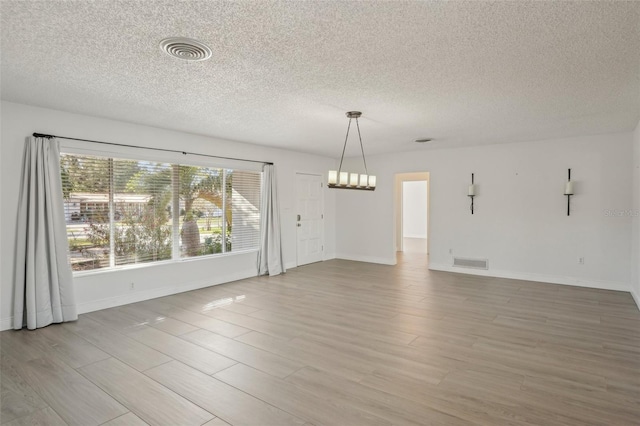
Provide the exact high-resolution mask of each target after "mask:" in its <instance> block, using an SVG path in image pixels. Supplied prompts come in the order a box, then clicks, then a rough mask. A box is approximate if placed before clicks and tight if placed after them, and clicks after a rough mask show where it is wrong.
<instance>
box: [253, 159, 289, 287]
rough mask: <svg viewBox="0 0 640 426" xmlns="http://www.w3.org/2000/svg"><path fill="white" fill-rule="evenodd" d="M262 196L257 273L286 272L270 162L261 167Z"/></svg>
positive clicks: (273, 176)
mask: <svg viewBox="0 0 640 426" xmlns="http://www.w3.org/2000/svg"><path fill="white" fill-rule="evenodd" d="M262 173H263V181H262V197H261V199H260V206H261V207H262V211H261V215H260V251H259V252H258V275H266V274H269V275H270V276H272V275H278V274H281V273H283V272H286V269H285V267H284V258H283V256H282V238H281V235H280V207H279V205H278V191H277V183H276V169H275V166H274V165H272V164H265V165H264V167H263V168H262Z"/></svg>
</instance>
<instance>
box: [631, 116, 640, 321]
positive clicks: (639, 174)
mask: <svg viewBox="0 0 640 426" xmlns="http://www.w3.org/2000/svg"><path fill="white" fill-rule="evenodd" d="M632 182H633V189H632V202H633V204H632V209H631V216H632V221H633V228H632V229H633V231H632V240H633V250H632V252H631V253H632V254H631V294H632V295H633V298H634V299H635V300H636V305H638V309H640V122H638V125H637V126H636V130H635V132H633V176H632Z"/></svg>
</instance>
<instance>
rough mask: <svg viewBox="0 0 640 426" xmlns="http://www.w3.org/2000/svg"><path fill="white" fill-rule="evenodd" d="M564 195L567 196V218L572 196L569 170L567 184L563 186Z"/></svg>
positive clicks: (569, 170) (569, 171) (569, 212)
mask: <svg viewBox="0 0 640 426" xmlns="http://www.w3.org/2000/svg"><path fill="white" fill-rule="evenodd" d="M564 195H566V196H567V216H570V215H571V196H572V195H573V182H571V169H568V176H567V183H566V185H565V186H564Z"/></svg>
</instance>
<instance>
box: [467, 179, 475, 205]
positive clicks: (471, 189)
mask: <svg viewBox="0 0 640 426" xmlns="http://www.w3.org/2000/svg"><path fill="white" fill-rule="evenodd" d="M467 195H468V196H469V197H470V198H471V214H473V197H475V196H476V185H475V182H474V174H473V173H471V185H469V193H468V194H467Z"/></svg>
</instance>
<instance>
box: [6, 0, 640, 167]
mask: <svg viewBox="0 0 640 426" xmlns="http://www.w3.org/2000/svg"><path fill="white" fill-rule="evenodd" d="M1 3H2V5H1V8H2V9H1V12H2V50H1V52H2V53H1V55H2V56H1V60H2V68H1V71H2V74H1V75H2V86H1V88H2V99H4V100H8V101H13V102H19V103H26V104H31V105H37V106H43V107H48V108H55V109H60V110H65V111H71V112H78V113H83V114H89V115H95V116H101V117H107V118H113V119H118V120H124V121H130V122H136V123H142V124H147V125H152V126H158V127H164V128H170V129H175V130H181V131H187V132H192V133H198V134H204V135H210V136H215V137H221V138H227V139H231V140H237V141H244V142H250V143H255V144H263V145H270V146H276V147H281V148H287V149H293V150H297V151H304V152H310V153H317V154H323V155H328V156H331V157H337V156H339V155H340V152H341V149H342V143H343V141H344V132H345V130H346V125H347V118H346V117H345V116H344V112H345V111H348V110H361V111H363V112H364V115H363V118H362V119H361V120H360V126H361V129H362V136H363V140H364V144H365V151H366V152H367V154H374V153H375V154H378V153H386V152H393V151H407V150H417V149H429V147H447V146H452V147H453V146H468V145H478V144H491V143H506V142H518V141H524V140H537V139H547V138H555V137H568V136H575V135H586V134H598V133H608V132H621V131H631V130H632V129H633V128H634V127H635V125H636V124H637V123H638V119H639V118H640V3H639V2H615V1H614V2H559V1H558V2H533V1H531V2H499V3H494V2H347V1H339V2H331V1H323V2H311V1H309V2H298V1H296V2H267V1H259V2H257V1H256V2H233V3H231V2H213V1H173V0H172V1H166V2H163V1H117V2H116V1H109V0H102V1H91V2H90V1H74V2H71V1H64V2H63V1H42V2H35V1H9V0H3V1H2V2H1ZM171 36H182V37H191V38H195V39H198V40H200V41H202V42H204V43H206V44H208V45H209V46H211V48H212V50H213V58H212V59H211V60H209V61H206V62H195V63H186V62H183V61H179V60H177V59H175V58H171V57H169V56H167V55H165V54H164V53H162V52H161V51H160V49H159V47H158V43H159V42H160V40H162V39H164V38H166V37H171ZM40 130H41V131H44V130H45V129H40ZM425 137H429V138H434V139H435V141H434V142H431V143H429V144H422V145H418V144H416V143H414V142H413V140H414V139H417V138H425ZM177 143H178V141H177ZM358 148H359V147H358V146H357V144H356V143H355V139H354V140H350V144H349V147H348V151H347V153H348V154H352V155H353V154H356V153H357V152H358V151H357V150H358Z"/></svg>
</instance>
